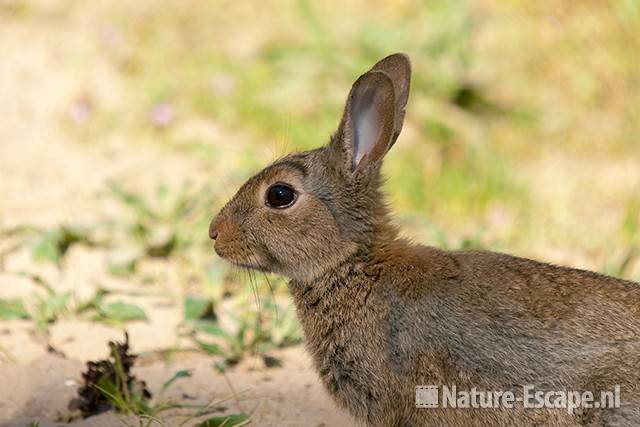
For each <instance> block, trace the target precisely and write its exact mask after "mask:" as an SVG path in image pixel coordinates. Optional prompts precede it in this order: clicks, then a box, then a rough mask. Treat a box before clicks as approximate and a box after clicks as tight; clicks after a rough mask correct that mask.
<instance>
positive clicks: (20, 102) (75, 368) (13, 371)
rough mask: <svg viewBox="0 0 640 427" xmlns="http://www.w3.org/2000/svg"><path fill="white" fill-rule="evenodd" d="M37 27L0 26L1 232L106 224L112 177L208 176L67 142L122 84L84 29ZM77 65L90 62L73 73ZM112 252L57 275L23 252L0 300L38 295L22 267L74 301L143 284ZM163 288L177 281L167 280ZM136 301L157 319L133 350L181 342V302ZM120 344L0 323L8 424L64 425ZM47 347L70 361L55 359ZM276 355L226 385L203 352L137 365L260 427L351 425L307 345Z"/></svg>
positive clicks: (117, 144)
mask: <svg viewBox="0 0 640 427" xmlns="http://www.w3.org/2000/svg"><path fill="white" fill-rule="evenodd" d="M40 24H41V23H38V22H35V23H34V22H30V21H29V20H26V21H21V20H6V21H3V22H2V23H1V24H0V51H1V52H2V55H3V60H2V61H1V62H0V93H2V95H3V96H2V98H3V100H4V101H3V102H0V117H2V125H1V126H0V201H1V203H0V225H1V226H3V227H10V226H15V225H19V224H33V225H40V226H51V225H54V224H59V223H74V224H76V223H80V224H82V223H84V222H88V221H94V220H96V219H100V218H103V217H105V216H106V214H108V213H109V212H110V210H112V209H113V206H110V205H109V202H108V201H106V200H105V199H104V198H101V197H99V193H100V191H102V190H103V189H104V188H105V186H106V184H107V182H108V181H109V180H110V179H112V178H118V179H119V180H123V179H124V180H127V181H128V182H130V183H131V184H132V185H135V186H136V187H137V188H145V186H150V185H152V184H153V183H155V182H158V181H161V182H168V183H171V182H172V180H174V181H175V180H176V179H177V180H179V179H181V178H182V179H184V178H185V177H188V178H189V179H190V180H191V181H193V180H197V179H198V177H200V178H202V177H203V176H204V173H203V172H204V169H205V167H204V166H203V165H201V164H198V163H197V162H196V161H194V160H193V159H189V158H187V157H181V156H179V155H176V153H175V151H170V150H167V149H163V148H160V147H156V146H150V145H144V146H137V147H136V146H134V147H133V148H132V146H131V144H127V143H126V141H119V140H117V139H115V140H110V141H101V143H99V144H95V145H94V144H87V145H81V144H78V143H77V142H74V141H70V139H69V137H68V136H67V135H66V134H65V132H64V131H63V130H61V125H60V122H61V120H60V117H64V115H65V114H68V109H69V106H70V103H71V102H72V100H73V99H74V98H75V97H77V96H78V94H79V93H81V91H82V87H83V86H85V85H91V86H92V87H95V88H96V90H97V91H98V93H100V96H101V97H102V99H103V100H106V101H105V102H108V101H109V100H110V99H117V94H118V93H119V91H121V90H122V88H121V87H120V86H119V83H118V81H117V79H115V78H114V77H113V76H112V75H111V74H110V70H109V68H108V66H107V65H106V64H105V63H104V61H103V60H102V59H101V58H100V57H99V55H97V54H96V53H95V51H94V49H93V47H92V41H91V40H90V39H87V38H86V37H78V33H77V32H78V31H82V22H80V24H79V26H73V25H68V26H64V25H59V24H57V25H56V24H52V25H51V26H41V25H40ZM78 62H79V63H81V64H91V67H90V68H89V67H86V66H85V67H82V66H81V67H77V66H75V65H74V64H77V63H78ZM98 81H99V84H96V83H97V82H98ZM6 101H8V102H6ZM209 131H211V129H208V128H206V129H204V132H209ZM142 165H145V166H144V167H142ZM147 165H153V167H151V168H149V167H147ZM141 170H144V171H145V172H144V173H140V172H141ZM169 171H170V172H169ZM176 177H177V178H176ZM105 256H106V254H105V253H104V252H101V251H100V250H93V249H91V248H73V249H72V250H71V251H70V253H69V254H68V256H67V257H66V259H65V262H64V266H63V268H62V269H61V270H58V269H56V268H54V267H52V266H47V265H39V266H34V265H32V261H31V260H30V255H29V251H28V250H27V249H25V250H19V251H17V252H15V253H13V254H11V255H10V256H9V257H7V258H6V259H5V260H4V262H3V263H2V264H1V265H0V282H1V286H0V297H5V298H7V297H16V296H28V295H30V294H31V292H32V291H33V290H34V284H33V282H32V281H31V280H30V279H28V278H24V277H18V276H17V274H16V273H18V272H20V271H23V270H26V269H29V271H36V272H37V273H38V274H40V275H41V276H42V277H44V278H46V279H47V280H48V281H49V282H50V283H51V284H52V285H53V286H54V287H55V288H56V290H73V291H74V292H75V293H76V294H78V295H85V296H86V295H90V294H91V293H92V292H93V291H94V288H95V284H96V283H97V282H101V283H102V284H106V285H108V286H109V287H110V288H112V289H125V290H126V289H129V290H130V289H131V288H133V287H135V286H136V284H131V283H127V282H126V281H125V280H117V279H112V278H109V277H107V276H108V275H106V274H105V271H104V269H105V267H104V265H105V262H104V261H105V258H104V257H105ZM167 282H169V283H168V285H170V284H171V283H170V282H171V278H170V277H169V279H167ZM88 284H94V285H93V286H92V285H88ZM137 304H139V305H141V306H142V307H143V308H144V309H145V311H146V313H147V315H148V316H149V321H148V322H144V323H142V322H140V323H137V324H132V325H130V327H128V331H129V333H130V337H131V342H132V349H133V351H134V352H145V351H153V350H156V349H160V348H167V347H170V346H172V345H174V344H175V343H176V340H177V338H176V336H175V333H176V332H175V330H176V328H175V327H176V325H177V324H178V323H179V322H180V319H181V318H182V312H181V307H180V304H177V303H176V302H175V300H172V298H171V297H170V296H167V295H166V294H161V295H159V296H158V297H157V298H154V297H151V298H145V299H144V300H140V301H137ZM121 338H122V332H121V331H119V330H118V329H115V328H110V327H108V326H104V325H101V324H97V323H92V322H83V321H76V320H61V321H59V322H57V323H56V324H55V325H53V326H52V328H51V330H50V336H49V337H48V338H47V339H44V340H43V339H39V338H37V337H36V336H35V335H34V334H33V324H32V322H27V321H4V322H2V323H1V324H0V349H2V350H3V351H2V352H0V379H1V380H0V425H2V426H25V425H28V423H30V422H32V421H34V420H40V425H41V426H53V425H60V424H61V423H58V422H56V421H58V420H61V419H63V418H64V417H65V415H66V414H68V409H67V405H68V402H69V401H70V399H71V398H72V397H73V396H74V395H75V393H76V390H77V388H78V385H79V383H80V380H81V377H80V374H81V372H82V371H83V369H84V368H85V366H84V365H85V362H86V361H88V360H92V359H96V358H104V357H105V356H106V352H107V347H106V343H107V342H108V340H111V339H121ZM47 345H51V346H53V347H54V348H55V349H56V350H58V351H59V352H61V353H62V354H63V355H64V356H60V355H58V354H52V353H49V352H47ZM278 357H281V358H282V361H283V368H274V369H266V368H264V367H262V363H261V362H260V361H258V360H247V361H245V362H244V364H243V366H241V367H238V368H235V369H234V370H233V371H231V372H229V373H228V376H227V378H226V379H225V378H224V376H222V375H221V374H217V373H216V371H215V370H214V369H213V366H212V359H211V358H208V357H205V356H203V355H190V356H188V357H181V358H178V359H177V360H176V361H174V362H172V363H170V364H167V363H165V362H161V361H146V362H142V361H141V366H139V367H137V368H136V369H137V375H138V376H139V377H140V378H142V379H144V380H145V381H146V382H147V383H148V384H149V387H150V389H151V390H152V391H153V390H157V389H158V388H159V387H160V385H161V384H162V383H163V382H164V381H166V380H167V379H168V378H170V377H171V375H172V374H173V373H174V372H176V371H177V370H179V369H189V370H192V371H193V376H192V377H191V378H185V379H181V380H180V381H178V382H177V383H176V384H175V388H174V389H173V390H171V392H170V393H169V395H168V396H169V397H171V396H173V397H176V398H177V399H178V400H181V401H185V400H187V401H190V402H194V403H197V402H200V403H206V402H208V401H210V400H211V399H219V400H220V401H223V400H224V406H225V407H227V409H226V410H225V411H224V412H225V413H233V412H246V413H249V414H251V415H252V420H253V425H264V426H268V425H278V426H288V425H292V426H293V425H300V424H302V423H304V424H305V425H309V426H322V425H327V426H329V425H349V424H351V421H350V418H349V417H348V416H347V415H346V414H344V413H343V412H341V411H339V410H338V409H337V408H336V407H335V405H334V404H333V403H332V402H331V401H330V400H329V398H328V396H327V395H326V393H325V392H324V390H323V389H322V387H321V386H320V384H319V382H318V380H317V376H316V375H315V373H314V372H313V371H312V369H311V367H310V363H309V361H308V359H307V358H306V356H305V354H304V352H303V350H302V348H293V349H290V350H287V351H284V352H283V353H282V354H278ZM171 424H172V422H171V421H169V422H168V424H167V425H171ZM73 425H79V426H80V425H81V426H111V425H121V424H120V423H119V422H118V420H117V419H116V418H115V417H114V416H113V415H112V414H103V415H99V416H95V417H91V418H89V419H86V420H80V421H75V422H74V423H73Z"/></svg>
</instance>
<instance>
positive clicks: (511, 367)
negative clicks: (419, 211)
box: [290, 241, 640, 426]
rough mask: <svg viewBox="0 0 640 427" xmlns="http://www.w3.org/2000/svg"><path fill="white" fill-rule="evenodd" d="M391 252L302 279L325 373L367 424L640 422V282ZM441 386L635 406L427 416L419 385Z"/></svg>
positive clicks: (302, 305) (452, 255)
mask: <svg viewBox="0 0 640 427" xmlns="http://www.w3.org/2000/svg"><path fill="white" fill-rule="evenodd" d="M388 246H390V247H391V248H388V247H387V248H384V249H382V252H383V253H384V255H383V256H382V257H376V256H375V255H374V256H367V255H364V256H362V257H358V256H354V258H353V259H350V260H348V261H347V262H345V263H344V264H343V265H341V266H339V267H338V268H337V269H335V270H332V271H331V272H327V274H326V275H325V276H324V277H322V278H320V279H318V280H316V281H314V282H313V283H303V282H296V281H293V282H292V283H291V284H290V288H291V292H292V295H293V298H294V301H295V304H296V308H297V311H298V315H299V318H300V321H301V323H302V326H303V329H304V332H305V337H306V339H307V348H308V350H309V352H310V353H311V355H312V357H313V361H314V363H315V367H316V369H317V370H318V372H319V373H320V376H321V378H322V381H323V382H324V384H325V385H326V387H327V388H328V390H329V391H330V392H331V394H333V395H334V396H335V398H336V400H337V401H338V402H339V403H340V404H341V405H342V406H344V407H346V408H348V409H349V410H350V411H351V412H352V413H353V414H354V415H356V417H358V418H360V419H362V420H364V421H366V422H367V423H368V424H369V425H375V426H391V425H397V426H414V425H415V426H417V425H425V426H436V425H443V426H463V425H478V426H479V425H504V426H514V425H523V426H529V425H535V423H536V422H538V423H540V425H545V426H551V425H558V426H560V425H562V426H565V425H567V426H569V425H603V423H604V422H605V420H616V419H619V420H626V424H624V423H622V424H620V425H630V426H631V425H639V423H640V412H639V410H638V407H637V406H635V408H634V407H631V408H630V407H629V405H631V404H632V403H633V402H630V401H629V399H630V398H635V399H637V398H638V396H639V390H638V385H639V384H640V369H639V367H640V340H639V339H638V331H640V313H639V310H640V307H639V306H638V304H637V301H638V300H639V299H640V286H638V285H637V284H636V283H632V282H625V281H621V280H616V279H612V278H609V277H606V276H601V275H598V274H595V273H591V272H587V271H581V270H573V269H567V268H562V267H556V266H552V265H547V264H542V263H538V262H535V261H530V260H526V259H521V258H515V257H510V256H508V255H502V254H496V253H491V252H444V251H440V250H438V249H435V248H428V247H420V246H411V245H409V244H407V243H405V242H402V241H396V242H393V243H392V244H390V245H388ZM390 251H391V252H392V253H393V255H392V256H390V255H389V252H390ZM376 258H378V260H376ZM380 259H382V260H380ZM398 277H402V281H400V282H399V281H398V280H397V278H398ZM634 301H635V303H634ZM430 384H433V385H443V384H446V385H454V384H455V385H456V386H457V389H458V390H467V391H469V390H471V388H472V387H476V388H477V389H478V390H485V391H491V390H513V391H514V392H515V393H516V394H517V393H518V392H522V386H524V385H533V386H535V387H536V390H576V391H585V390H594V391H600V390H603V391H605V390H613V388H614V385H616V384H618V385H621V396H622V401H623V403H625V402H626V404H627V406H625V407H623V408H621V409H619V410H616V411H617V412H615V413H614V412H604V411H600V410H597V409H592V410H588V411H587V412H584V413H582V414H581V415H580V416H578V415H569V414H568V413H567V411H566V410H562V409H530V408H528V409H523V408H521V407H520V408H518V407H517V406H516V408H515V409H505V410H498V409H477V410H471V409H448V410H443V409H424V408H421V409H418V408H416V407H415V404H414V395H415V386H416V385H430ZM625 399H627V400H626V401H625ZM611 425H615V424H613V423H612V424H611Z"/></svg>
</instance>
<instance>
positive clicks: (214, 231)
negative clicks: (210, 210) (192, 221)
mask: <svg viewBox="0 0 640 427" xmlns="http://www.w3.org/2000/svg"><path fill="white" fill-rule="evenodd" d="M209 237H211V239H213V240H216V238H217V237H218V229H217V228H216V220H215V219H214V220H213V221H211V224H209Z"/></svg>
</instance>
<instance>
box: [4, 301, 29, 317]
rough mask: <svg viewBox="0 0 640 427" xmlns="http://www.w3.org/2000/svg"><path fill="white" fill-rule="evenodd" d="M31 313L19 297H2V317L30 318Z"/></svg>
mask: <svg viewBox="0 0 640 427" xmlns="http://www.w3.org/2000/svg"><path fill="white" fill-rule="evenodd" d="M28 318H29V313H27V310H26V309H25V308H24V302H23V301H22V300H21V299H19V298H15V299H0V319H2V320H10V319H28Z"/></svg>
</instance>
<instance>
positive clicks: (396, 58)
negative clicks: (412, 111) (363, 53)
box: [371, 53, 411, 145]
mask: <svg viewBox="0 0 640 427" xmlns="http://www.w3.org/2000/svg"><path fill="white" fill-rule="evenodd" d="M371 71H381V72H383V73H385V74H386V75H388V76H389V78H390V79H391V82H392V83H393V91H394V93H395V100H396V106H395V109H396V110H395V128H394V130H393V140H392V141H391V145H393V144H394V143H395V142H396V139H398V135H400V131H402V124H403V123H404V112H405V109H406V108H407V101H408V100H409V88H410V86H411V61H410V60H409V56H408V55H406V54H404V53H394V54H393V55H389V56H387V57H386V58H384V59H382V60H381V61H380V62H378V63H377V64H376V65H374V66H373V68H372V69H371Z"/></svg>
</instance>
